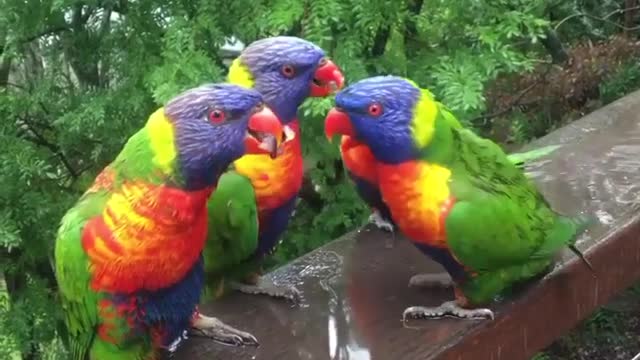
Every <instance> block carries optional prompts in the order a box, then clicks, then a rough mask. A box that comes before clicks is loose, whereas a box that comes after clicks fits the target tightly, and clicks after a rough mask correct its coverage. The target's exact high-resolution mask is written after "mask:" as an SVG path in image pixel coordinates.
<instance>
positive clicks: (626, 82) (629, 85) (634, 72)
mask: <svg viewBox="0 0 640 360" xmlns="http://www.w3.org/2000/svg"><path fill="white" fill-rule="evenodd" d="M638 89H640V64H638V63H637V61H631V62H629V63H625V64H623V65H622V66H620V68H619V69H618V71H617V72H616V73H615V74H613V75H612V76H611V77H610V78H609V79H607V81H605V82H604V83H602V85H600V99H601V100H602V102H603V103H604V104H608V103H610V102H612V101H614V100H616V99H619V98H621V97H622V96H624V95H626V94H628V93H630V92H632V91H635V90H638Z"/></svg>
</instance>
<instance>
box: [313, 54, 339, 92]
mask: <svg viewBox="0 0 640 360" xmlns="http://www.w3.org/2000/svg"><path fill="white" fill-rule="evenodd" d="M343 86H344V75H342V71H340V68H338V66H337V65H336V64H334V63H333V61H331V60H329V59H327V58H323V59H322V60H320V64H318V68H317V69H316V72H315V74H313V81H312V82H311V96H313V97H325V96H328V95H330V94H332V93H334V92H336V91H338V90H340V89H342V87H343Z"/></svg>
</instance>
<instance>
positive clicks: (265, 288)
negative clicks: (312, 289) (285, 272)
mask: <svg viewBox="0 0 640 360" xmlns="http://www.w3.org/2000/svg"><path fill="white" fill-rule="evenodd" d="M231 286H232V287H233V288H234V289H235V290H237V291H240V292H243V293H245V294H252V295H267V296H271V297H277V298H282V299H286V300H288V301H290V302H292V303H293V305H294V306H297V305H299V304H300V303H301V302H302V293H301V292H300V290H298V289H296V287H295V286H293V285H275V284H272V283H267V284H265V283H262V284H259V285H247V284H240V283H232V285H231Z"/></svg>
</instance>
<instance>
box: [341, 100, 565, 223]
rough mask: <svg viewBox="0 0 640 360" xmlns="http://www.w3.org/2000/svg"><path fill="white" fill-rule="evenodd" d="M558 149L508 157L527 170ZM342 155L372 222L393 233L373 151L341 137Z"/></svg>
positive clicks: (446, 113)
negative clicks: (529, 163) (379, 185)
mask: <svg viewBox="0 0 640 360" xmlns="http://www.w3.org/2000/svg"><path fill="white" fill-rule="evenodd" d="M426 91H428V90H426ZM431 96H432V94H431ZM438 105H439V108H440V111H442V113H443V115H444V116H446V117H448V118H449V119H450V121H451V122H453V123H457V124H458V125H459V126H462V125H460V124H459V122H458V120H457V119H456V118H455V116H454V115H453V113H452V112H451V111H450V110H449V109H447V108H446V106H444V105H443V104H441V103H438ZM559 147H560V146H559V145H549V146H543V147H541V148H538V149H534V150H531V151H527V152H524V153H514V154H509V155H508V156H507V157H508V159H509V160H510V161H511V162H513V163H514V164H516V165H517V166H518V167H524V165H525V163H526V162H529V161H533V160H536V159H538V158H541V157H543V156H546V155H548V154H550V153H552V152H553V151H555V150H557V149H558V148H559ZM340 156H341V158H342V163H343V164H344V167H345V170H346V172H347V175H348V176H349V178H350V179H351V181H352V182H353V183H354V185H355V188H356V192H357V194H358V196H360V198H361V199H362V200H363V201H364V202H365V204H367V206H369V208H371V210H372V211H371V215H370V216H369V222H370V223H372V224H374V225H375V226H376V227H377V228H378V229H381V230H384V231H387V232H390V233H392V234H393V232H394V228H395V224H394V223H393V220H392V219H391V214H390V212H389V208H388V207H387V205H386V204H385V203H384V202H383V201H382V197H381V195H380V189H379V188H378V181H377V178H376V170H375V168H376V166H375V158H374V156H373V154H372V153H371V150H369V148H368V147H367V146H366V145H365V144H363V143H362V142H359V141H357V140H356V139H354V138H353V137H351V136H347V135H342V137H341V139H340Z"/></svg>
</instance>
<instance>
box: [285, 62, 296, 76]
mask: <svg viewBox="0 0 640 360" xmlns="http://www.w3.org/2000/svg"><path fill="white" fill-rule="evenodd" d="M282 75H284V76H285V77H287V78H292V77H294V76H295V75H296V69H294V68H293V66H291V65H289V64H287V65H284V66H282Z"/></svg>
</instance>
